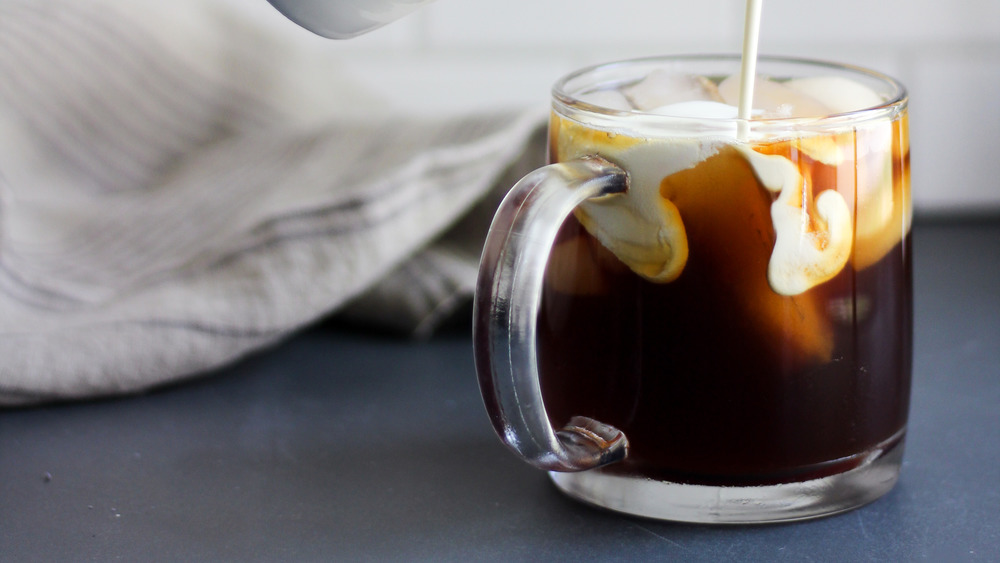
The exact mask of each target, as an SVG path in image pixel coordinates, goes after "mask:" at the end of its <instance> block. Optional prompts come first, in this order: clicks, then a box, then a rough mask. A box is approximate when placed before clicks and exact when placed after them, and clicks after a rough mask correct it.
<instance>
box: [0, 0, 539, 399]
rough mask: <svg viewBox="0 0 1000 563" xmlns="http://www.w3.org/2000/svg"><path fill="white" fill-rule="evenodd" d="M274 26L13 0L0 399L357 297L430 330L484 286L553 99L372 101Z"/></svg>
mask: <svg viewBox="0 0 1000 563" xmlns="http://www.w3.org/2000/svg"><path fill="white" fill-rule="evenodd" d="M274 17H275V18H278V17H280V16H279V15H278V14H277V13H276V12H275V14H274ZM276 29H277V28H271V27H269V26H266V25H261V24H260V21H259V20H257V19H254V18H252V17H246V16H245V15H244V14H242V13H241V11H240V10H239V9H237V8H236V4H233V3H229V2H225V1H221V0H197V1H195V0H172V1H171V2H160V1H158V0H47V1H45V2H38V1H34V0H0V404H6V405H14V404H28V403H38V402H45V401H53V400H65V399H77V398H85V397H96V396H107V395H113V394H121V393H129V392H136V391H141V390H145V389H148V388H151V387H154V386H157V385H160V384H163V383H166V382H171V381H177V380H180V379H183V378H186V377H190V376H193V375H196V374H201V373H204V372H206V371H208V370H211V369H212V368H215V367H218V366H220V365H223V364H225V363H227V362H231V361H233V360H234V359H236V358H239V357H241V356H243V355H245V354H246V353H248V352H251V351H253V350H256V349H259V348H261V347H263V346H266V345H268V344H271V343H273V342H275V341H277V340H279V339H281V338H282V337H284V336H286V335H288V334H290V333H292V332H293V331H295V330H296V329H298V328H301V327H302V326H304V325H306V324H308V323H310V322H312V321H314V320H316V319H318V318H320V317H322V316H324V315H327V314H329V313H331V312H333V311H338V310H341V309H344V308H346V310H348V311H350V314H351V315H352V316H355V317H363V318H368V319H370V320H372V321H373V322H384V323H385V324H393V325H396V328H400V329H404V330H409V331H415V332H418V333H420V332H426V331H428V330H431V329H432V328H433V326H434V323H435V320H436V319H437V318H438V317H439V316H440V315H441V314H442V313H443V312H447V311H448V310H449V308H450V307H451V306H453V305H454V304H455V303H458V302H461V301H462V300H463V299H467V298H468V296H469V295H470V293H471V291H472V288H473V285H474V282H475V275H476V263H477V260H478V252H479V248H480V247H479V246H478V245H479V244H481V239H480V238H479V237H478V236H477V235H476V234H475V233H477V232H481V231H483V230H484V225H485V223H484V222H485V221H487V220H488V216H489V215H490V214H491V210H492V208H493V206H494V205H495V198H496V193H497V192H498V191H501V192H502V191H503V190H504V189H505V188H506V187H509V185H510V182H512V181H513V180H514V179H515V176H517V175H518V174H520V173H521V172H523V171H526V170H528V169H530V168H533V167H535V166H537V165H538V164H540V161H541V159H542V158H543V154H542V153H543V149H542V148H541V146H539V142H542V143H543V142H544V141H543V140H542V141H539V139H540V138H541V139H543V138H544V136H543V135H539V131H540V127H539V125H540V123H541V122H542V121H543V115H542V114H540V113H539V111H524V112H520V111H511V112H497V113H491V114H480V115H469V116H460V117H454V118H447V119H445V118H441V119H418V118H408V117H401V116H386V117H375V116H376V114H378V113H379V111H380V107H379V105H378V103H377V101H374V100H373V98H372V96H370V95H369V94H368V93H366V92H364V91H362V90H361V89H359V88H358V87H356V86H354V85H352V84H351V83H350V81H349V80H348V79H347V78H344V77H342V76H341V75H340V74H339V71H338V69H337V67H336V61H334V60H331V59H330V57H327V56H318V55H316V54H314V53H311V52H310V51H309V49H308V48H307V46H306V45H307V44H306V43H300V42H297V41H296V40H295V39H294V34H283V33H277V32H276ZM302 33H306V32H304V31H303V32H302ZM542 146H543V145H542ZM477 204H478V205H479V206H480V207H479V208H478V210H476V211H475V213H473V210H474V208H475V207H476V205H477Z"/></svg>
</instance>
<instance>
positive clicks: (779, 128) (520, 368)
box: [474, 56, 912, 523]
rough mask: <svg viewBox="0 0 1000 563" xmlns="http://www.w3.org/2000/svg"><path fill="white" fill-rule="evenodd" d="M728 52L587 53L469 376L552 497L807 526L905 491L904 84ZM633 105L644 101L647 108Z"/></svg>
mask: <svg viewBox="0 0 1000 563" xmlns="http://www.w3.org/2000/svg"><path fill="white" fill-rule="evenodd" d="M739 66H740V60H739V57H738V56H681V57H659V58H649V59H637V60H632V61H624V62H619V63H612V64H606V65H600V66H595V67H591V68H587V69H584V70H581V71H578V72H576V73H573V74H571V75H569V76H567V77H565V78H563V79H562V80H560V81H559V82H557V83H556V85H555V86H554V88H553V92H552V112H551V118H550V124H549V160H550V162H551V163H552V164H549V165H548V166H545V167H543V168H541V169H539V170H536V171H534V172H532V173H530V174H529V175H528V176H526V177H525V178H523V179H522V180H521V181H520V182H518V183H517V184H516V185H515V186H514V187H513V188H512V190H511V191H510V192H509V194H508V195H507V197H506V199H505V200H504V201H503V203H502V204H501V205H500V207H499V209H498V211H497V213H496V216H495V218H494V221H493V224H492V226H491V229H490V233H489V235H488V238H487V241H486V246H485V248H484V252H483V257H482V262H481V264H480V272H479V281H478V286H477V291H476V301H475V313H474V316H475V320H474V344H475V356H476V367H477V371H478V375H479V382H480V388H481V391H482V395H483V399H484V402H485V404H486V408H487V411H488V413H489V415H490V418H491V420H492V422H493V426H494V428H495V430H496V432H497V434H498V435H499V437H500V438H501V440H502V441H503V442H504V443H505V444H506V445H508V446H509V447H510V448H511V449H513V450H514V451H515V452H516V453H517V454H518V455H519V456H521V457H522V458H524V459H525V460H526V461H528V462H529V463H531V464H532V465H534V466H536V467H539V468H541V469H544V470H547V471H549V475H550V477H551V479H552V481H553V482H554V483H555V485H556V486H557V487H558V488H559V489H561V490H562V491H563V492H565V493H567V494H569V495H570V496H572V497H575V498H577V499H580V500H583V501H585V502H588V503H591V504H594V505H598V506H601V507H606V508H609V509H612V510H616V511H620V512H625V513H630V514H636V515H641V516H646V517H653V518H663V519H669V520H677V521H688V522H712V523H750V522H775V521H787V520H798V519H804V518H811V517H817V516H822V515H827V514H833V513H837V512H841V511H844V510H849V509H851V508H855V507H857V506H861V505H863V504H865V503H868V502H870V501H873V500H875V499H876V498H878V497H880V496H881V495H883V494H885V493H886V492H888V491H889V490H890V489H891V488H892V487H893V485H894V484H895V482H896V480H897V478H898V475H899V469H900V465H901V459H902V453H903V440H904V435H905V431H906V419H907V414H908V408H909V395H910V367H911V356H912V352H911V346H912V281H911V280H912V269H911V244H910V239H911V237H910V223H911V218H912V206H911V202H910V186H909V145H908V130H907V94H906V91H905V89H904V88H903V86H902V85H900V84H899V83H898V82H896V81H895V80H893V79H891V78H889V77H886V76H884V75H881V74H878V73H875V72H871V71H868V70H864V69H860V68H855V67H847V66H842V65H834V64H827V63H821V62H816V61H806V60H797V59H787V58H761V59H760V61H759V62H758V67H757V68H758V78H757V85H756V87H755V94H754V102H755V103H754V107H755V108H757V109H755V110H754V116H753V118H752V119H751V120H749V121H743V122H742V123H740V120H739V119H737V118H736V115H735V113H736V110H735V107H733V106H736V101H735V100H734V97H735V96H736V91H737V90H738V84H734V79H733V78H729V77H733V76H736V77H738V76H739ZM637 107H638V108H639V109H636V108H637Z"/></svg>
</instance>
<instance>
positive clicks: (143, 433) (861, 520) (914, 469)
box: [0, 221, 1000, 561]
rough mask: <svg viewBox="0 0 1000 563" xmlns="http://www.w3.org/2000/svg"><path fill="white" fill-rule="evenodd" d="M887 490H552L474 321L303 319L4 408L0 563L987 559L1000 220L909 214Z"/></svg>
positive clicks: (996, 491) (998, 427)
mask: <svg viewBox="0 0 1000 563" xmlns="http://www.w3.org/2000/svg"><path fill="white" fill-rule="evenodd" d="M914 237H915V241H914V243H915V249H916V256H915V265H916V279H915V291H916V313H915V318H916V351H915V357H914V360H915V361H914V387H913V402H912V406H911V416H910V429H909V437H908V443H907V451H906V458H905V462H904V467H903V473H902V477H901V480H900V483H899V484H898V485H897V487H896V488H895V489H894V490H893V491H892V492H891V493H890V494H889V495H887V496H886V497H884V498H882V499H880V500H879V501H876V502H875V503H873V504H871V505H868V506H867V507H864V508H862V509H859V510H856V511H853V512H850V513H847V514H843V515H839V516H834V517H831V518H827V519H822V520H816V521H811V522H805V523H797V524H784V525H772V526H758V527H708V526H693V525H678V524H670V523H663V522H655V521H649V520H641V519H636V518H630V517H626V516H620V515H616V514H612V513H609V512H604V511H600V510H597V509H592V508H589V507H586V506H583V505H580V504H577V503H576V502H574V501H571V500H568V499H566V498H564V497H562V496H561V495H560V494H559V493H557V492H556V491H555V489H554V488H553V487H552V486H551V485H550V484H549V483H548V481H547V478H546V477H545V475H544V474H542V473H540V472H537V471H535V470H534V469H532V468H530V467H529V466H527V465H525V464H523V463H522V462H520V461H518V460H517V459H515V458H514V456H513V455H512V454H510V453H508V452H507V450H506V449H504V447H503V446H501V444H500V443H499V441H498V440H497V439H496V438H495V437H494V436H493V434H492V430H491V428H490V425H489V422H488V421H487V418H486V414H485V411H484V409H483V406H482V403H481V401H480V398H479V392H478V388H477V384H476V378H475V376H474V374H473V365H472V352H471V340H470V337H469V335H468V333H467V332H466V331H455V332H450V333H447V334H441V335H438V336H436V337H434V338H433V339H432V340H430V341H427V342H411V341H406V340H400V339H398V338H393V337H388V336H381V335H376V334H366V333H359V332H357V331H349V330H346V329H345V328H344V327H339V326H332V325H324V326H318V327H314V328H312V329H310V330H308V331H305V332H303V333H302V334H299V335H297V336H295V337H294V338H291V339H290V340H288V341H286V342H284V343H283V344H281V345H279V346H277V347H275V348H273V349H271V350H267V351H265V352H262V353H259V354H257V355H255V356H253V357H251V358H248V359H246V360H244V361H242V362H240V363H239V364H237V365H234V366H232V367H230V368H227V369H225V370H222V371H220V372H218V373H215V374H213V375H212V376H211V377H208V378H204V379H202V380H199V381H194V382H190V383H187V384H183V385H179V386H175V387H171V388H168V389H163V390H159V391H157V392H154V393H150V394H147V395H143V396H139V397H131V398H126V399H121V400H110V401H99V402H91V403H79V404H69V405H56V406H47V407H41V408H29V409H18V410H7V411H0V487H2V489H0V560H4V561H7V560H10V561H84V560H100V561H108V560H119V559H121V560H129V561H180V560H185V561H227V560H228V561H253V560H263V561H332V560H336V561H344V560H348V561H351V560H380V561H382V560H397V561H423V560H434V561H443V560H449V561H465V560H490V561H499V560H504V561H508V560H530V561H534V560H551V561H563V560H566V561H568V560H601V561H615V560H622V561H624V560H629V561H633V560H669V559H677V560H683V561H700V560H766V561H771V560H788V561H826V560H829V561H861V560H881V561H912V560H921V559H925V560H931V561H952V560H970V561H997V560H1000V221H992V222H991V221H975V222H965V223H954V222H930V221H918V223H917V225H916V227H915V230H914Z"/></svg>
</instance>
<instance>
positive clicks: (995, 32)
mask: <svg viewBox="0 0 1000 563" xmlns="http://www.w3.org/2000/svg"><path fill="white" fill-rule="evenodd" d="M258 1H259V2H263V0H258ZM331 1H333V0H331ZM743 11H744V0H699V1H698V2H665V1H663V0H617V1H616V2H591V1H586V0H585V1H583V2H581V1H579V0H575V1H570V0H543V1H539V0H504V1H502V2H498V1H487V0H438V1H437V2H436V3H434V4H431V5H430V6H427V7H425V8H423V9H421V10H420V11H419V12H417V13H415V14H413V15H411V16H408V17H407V18H406V19H404V20H402V21H399V22H396V23H394V24H391V25H390V26H388V27H386V28H383V29H381V30H378V31H375V32H373V33H371V34H369V35H368V36H364V37H361V38H358V39H353V40H350V41H346V42H332V43H331V42H328V43H330V44H327V45H323V46H322V48H326V49H330V50H332V51H335V52H336V53H339V54H341V55H342V56H343V57H344V58H345V59H346V63H347V65H348V67H349V68H350V70H351V71H352V72H353V73H354V74H355V75H357V76H358V77H359V78H360V79H361V80H362V82H364V83H366V84H368V85H370V86H371V87H372V88H373V89H375V90H377V91H380V92H385V93H387V95H388V97H389V98H390V100H391V101H392V102H393V103H395V104H396V105H397V106H398V107H399V108H401V109H404V110H406V111H414V112H425V113H427V114H429V115H432V114H441V113H449V112H464V111H477V110H479V109H483V108H489V107H493V106H497V105H504V106H516V105H529V104H545V103H546V102H547V96H548V90H549V87H550V85H551V83H552V82H553V81H554V80H555V79H556V78H558V77H559V76H561V75H562V74H564V73H566V72H568V71H570V70H573V69H574V68H577V67H579V66H582V65H585V64H591V63H595V62H602V61H608V60H614V59H619V58H626V57H633V56H644V55H653V54H661V53H680V52H685V53H690V52H720V51H729V52H735V51H738V50H739V48H740V44H741V41H742V18H743ZM323 41H326V40H317V42H318V43H319V42H323ZM760 50H761V52H762V53H771V54H785V55H795V56H805V57H813V58H820V59H825V60H836V61H840V62H847V63H853V64H859V65H862V66H868V67H872V68H875V69H878V70H881V71H883V72H886V73H888V74H890V75H893V76H895V77H897V78H899V79H901V80H902V81H903V82H904V83H905V84H906V85H907V86H908V88H909V90H910V94H911V109H912V111H911V146H912V150H913V159H912V172H913V178H912V180H913V188H914V202H915V205H916V207H917V209H918V211H921V212H925V213H935V212H942V213H943V212H953V211H966V210H975V211H978V212H982V211H984V210H992V211H997V212H1000V156H996V155H994V154H993V153H994V152H995V147H998V146H1000V0H949V1H948V2H943V1H941V0H908V1H905V2H904V1H903V0H838V1H837V2H831V1H826V2H803V1H802V0H767V1H766V2H764V7H763V18H762V31H761V42H760Z"/></svg>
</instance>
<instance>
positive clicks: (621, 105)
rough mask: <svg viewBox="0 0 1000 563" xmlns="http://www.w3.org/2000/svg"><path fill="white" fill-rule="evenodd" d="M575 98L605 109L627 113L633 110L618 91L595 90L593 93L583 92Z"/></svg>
mask: <svg viewBox="0 0 1000 563" xmlns="http://www.w3.org/2000/svg"><path fill="white" fill-rule="evenodd" d="M576 98H577V99H578V100H580V101H581V102H584V103H588V104H590V105H594V106H598V107H602V108H606V109H613V110H620V111H629V110H632V109H633V108H632V104H630V103H629V101H628V98H626V97H625V94H622V93H621V92H620V91H618V90H595V91H593V92H584V93H583V94H580V95H578V96H577V97H576Z"/></svg>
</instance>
